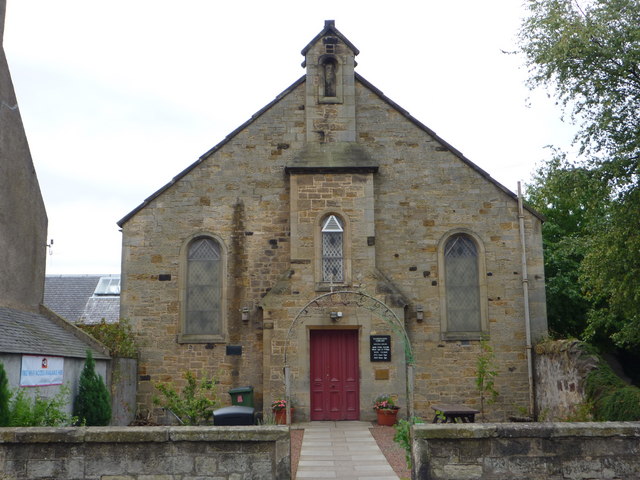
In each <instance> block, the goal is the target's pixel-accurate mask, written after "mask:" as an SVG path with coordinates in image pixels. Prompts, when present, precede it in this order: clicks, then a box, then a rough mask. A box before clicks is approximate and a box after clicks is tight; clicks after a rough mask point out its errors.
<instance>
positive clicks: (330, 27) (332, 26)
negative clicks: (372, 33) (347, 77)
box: [300, 20, 360, 56]
mask: <svg viewBox="0 0 640 480" xmlns="http://www.w3.org/2000/svg"><path fill="white" fill-rule="evenodd" d="M326 35H335V36H336V37H338V38H339V39H340V40H342V41H343V42H344V43H345V44H346V45H347V46H348V47H349V48H350V49H351V51H352V52H353V54H354V55H358V54H359V53H360V50H358V49H357V48H356V46H355V45H354V44H353V43H351V42H350V41H349V40H348V39H347V37H345V36H344V35H343V34H342V33H340V31H339V30H338V29H337V28H336V22H335V20H325V21H324V29H323V30H322V31H321V32H320V33H319V34H318V35H316V36H315V37H313V40H311V41H310V42H309V43H308V44H307V46H306V47H304V48H303V49H302V52H300V53H302V55H305V56H306V55H307V52H308V51H309V50H310V49H311V47H313V45H314V44H315V43H316V42H317V41H318V40H320V39H321V38H322V37H324V36H326Z"/></svg>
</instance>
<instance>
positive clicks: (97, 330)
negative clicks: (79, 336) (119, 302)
mask: <svg viewBox="0 0 640 480" xmlns="http://www.w3.org/2000/svg"><path fill="white" fill-rule="evenodd" d="M78 326H79V327H80V328H81V329H82V330H84V331H85V332H86V333H88V334H89V335H91V336H92V337H93V338H95V339H96V340H98V341H99V342H100V343H102V344H103V345H105V346H106V347H107V348H108V349H109V354H110V355H111V356H112V357H127V358H136V357H137V356H138V347H137V345H136V343H135V340H134V337H133V331H132V329H131V324H130V323H129V322H128V321H127V320H125V319H121V320H120V321H119V322H117V323H107V322H105V321H104V320H102V322H100V323H97V324H92V325H82V324H81V325H78Z"/></svg>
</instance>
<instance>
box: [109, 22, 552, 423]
mask: <svg viewBox="0 0 640 480" xmlns="http://www.w3.org/2000/svg"><path fill="white" fill-rule="evenodd" d="M302 55H303V56H304V63H303V67H304V68H305V74H304V75H303V76H302V77H301V78H300V79H298V80H297V81H295V82H294V83H293V84H292V85H291V86H290V87H288V88H287V89H285V90H284V91H283V92H282V93H281V94H280V95H278V96H277V98H276V99H275V100H274V101H273V102H271V103H270V104H268V105H266V106H265V107H264V108H262V109H261V110H259V111H258V112H257V113H256V114H255V115H253V117H252V118H251V119H250V120H249V121H247V122H246V123H244V124H243V125H241V126H240V127H238V128H237V129H236V130H235V131H233V132H232V133H231V134H229V135H228V136H227V137H226V138H225V139H224V140H223V141H222V142H221V143H219V144H218V145H216V146H215V147H213V148H212V149H211V150H209V151H208V152H206V153H205V154H204V155H202V156H201V157H200V158H199V159H198V160H197V161H196V162H195V163H194V164H192V165H191V166H189V167H188V168H187V169H185V170H184V171H182V172H180V173H178V174H177V176H176V177H175V178H173V180H171V181H170V182H169V183H168V184H167V185H165V186H164V187H162V188H161V189H160V190H158V191H157V192H155V193H153V194H152V195H151V196H150V197H149V198H147V199H146V200H145V201H144V202H143V203H142V204H141V205H140V206H138V207H137V208H135V209H134V210H133V211H132V212H131V213H129V214H128V215H126V216H125V217H124V218H123V219H122V220H120V222H119V225H120V226H121V228H122V233H123V253H122V255H123V258H122V292H121V317H122V318H127V319H129V320H130V321H131V323H132V325H133V326H134V330H135V332H136V333H137V335H138V336H139V339H140V341H141V345H142V351H141V356H140V365H139V393H138V403H139V405H138V406H139V408H140V409H141V410H142V411H145V410H152V409H153V405H152V397H153V395H154V393H155V392H154V386H153V385H154V383H155V382H165V381H173V382H177V383H178V384H179V383H180V382H181V381H182V375H183V374H184V372H185V371H187V370H191V371H193V372H197V373H202V372H207V373H208V374H212V375H215V376H216V378H217V379H219V381H220V382H221V385H222V387H223V392H224V391H225V390H226V389H227V388H232V387H240V386H245V385H251V386H253V387H254V397H255V402H256V407H257V409H258V410H260V409H264V410H265V411H268V410H269V409H270V406H271V402H272V401H273V400H275V399H278V398H282V397H283V396H284V395H285V389H286V383H287V382H288V384H289V388H290V395H291V399H292V402H293V405H294V406H295V415H294V420H295V421H298V420H299V421H304V420H356V419H360V420H371V419H373V418H374V411H373V409H372V406H373V401H374V399H375V397H377V396H378V395H380V394H391V395H394V396H397V400H398V402H399V404H400V405H401V406H402V407H403V410H401V414H402V413H403V412H404V413H406V410H404V408H405V407H404V406H405V405H407V396H408V395H409V398H412V399H413V402H412V405H413V406H414V408H415V410H414V411H415V414H416V415H419V416H422V417H429V418H430V417H431V416H432V415H433V412H432V410H431V408H430V406H431V405H433V404H436V403H449V404H450V403H456V404H466V405H468V406H471V407H474V406H475V407H477V406H478V405H479V402H480V398H479V394H478V391H477V389H476V386H475V385H476V383H475V382H476V377H477V373H476V366H477V361H478V358H479V355H480V354H481V343H480V340H481V338H486V339H487V342H488V344H489V345H490V346H491V347H492V349H493V352H494V354H495V365H496V368H497V372H498V376H497V377H496V390H498V392H499V393H500V395H499V397H498V401H497V402H496V403H495V404H493V405H491V406H490V407H488V411H487V414H488V415H487V418H489V419H494V420H502V419H506V417H507V416H509V415H513V414H516V413H517V412H518V409H519V407H525V408H526V407H527V406H528V405H529V399H530V384H529V380H528V378H529V375H528V362H527V357H528V355H527V338H528V337H530V338H532V339H533V340H535V339H537V338H540V337H541V336H542V335H544V334H545V333H546V311H545V295H544V272H543V259H542V240H541V223H542V219H541V217H540V215H539V214H537V213H536V212H535V211H533V210H531V209H528V208H527V207H526V206H525V207H524V210H523V213H522V215H520V216H519V208H518V206H519V205H518V198H517V196H516V195H515V194H514V193H512V192H511V191H509V190H508V189H506V188H505V187H504V186H502V185H500V184H499V183H498V182H496V181H495V180H493V179H492V178H491V176H489V174H488V173H486V172H485V171H483V170H482V169H480V168H479V167H477V166H476V165H474V164H473V163H472V162H471V161H470V160H468V159H467V158H465V157H464V156H463V155H462V154H461V153H460V152H458V151H457V150H456V149H455V148H454V147H452V146H451V145H449V144H448V143H447V142H445V141H444V140H443V139H441V138H439V137H438V136H437V135H436V134H435V133H434V132H433V131H432V130H430V129H429V128H428V127H426V126H425V125H423V124H422V123H420V121H418V120H417V119H415V118H413V117H412V116H411V115H409V113H407V112H406V111H405V110H404V109H403V108H401V107H400V106H398V105H397V104H396V103H394V102H393V101H392V100H391V99H389V98H387V97H386V96H385V95H383V94H382V92H380V91H379V90H378V89H377V88H376V87H375V86H374V85H373V84H371V83H369V81H367V80H365V79H364V78H363V77H362V76H360V75H359V74H358V73H356V72H355V66H356V61H355V57H356V55H358V49H357V48H356V47H355V46H354V45H353V44H352V43H351V42H350V41H349V40H348V39H347V38H346V37H345V36H344V35H343V34H342V33H341V32H340V31H338V30H337V29H336V27H335V25H334V22H333V21H327V22H326V23H325V26H324V29H323V30H322V31H321V32H320V33H319V34H318V35H317V36H316V37H315V38H313V40H311V42H310V43H309V44H308V45H307V46H306V47H304V49H303V50H302ZM292 61H295V59H292ZM521 233H522V238H521ZM523 245H526V247H525V248H524V250H525V251H524V252H523ZM523 259H524V261H523ZM525 267H526V268H525ZM525 275H526V277H525ZM526 292H528V293H526ZM525 295H526V296H527V298H526V299H525ZM525 300H527V301H525ZM527 318H528V320H529V321H528V322H527V321H526V319H527ZM527 324H530V330H529V331H530V335H528V334H527ZM285 367H286V368H285ZM285 372H286V375H285ZM408 392H409V393H408ZM225 397H226V394H224V396H223V400H228V397H227V398H225Z"/></svg>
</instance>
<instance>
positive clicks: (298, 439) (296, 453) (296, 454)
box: [291, 428, 304, 478]
mask: <svg viewBox="0 0 640 480" xmlns="http://www.w3.org/2000/svg"><path fill="white" fill-rule="evenodd" d="M302 437H304V430H302V429H296V430H294V429H293V428H292V429H291V478H296V473H297V472H298V462H299V461H300V451H301V450H302Z"/></svg>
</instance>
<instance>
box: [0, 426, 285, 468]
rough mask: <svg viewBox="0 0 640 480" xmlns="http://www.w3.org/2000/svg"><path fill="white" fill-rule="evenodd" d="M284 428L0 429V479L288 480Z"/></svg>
mask: <svg viewBox="0 0 640 480" xmlns="http://www.w3.org/2000/svg"><path fill="white" fill-rule="evenodd" d="M290 450H291V442H290V436H289V430H288V428H287V427H284V426H259V427H69V428H0V479H1V480H23V479H24V480H26V479H29V480H35V479H46V480H53V479H55V480H243V479H247V478H260V479H278V480H285V479H286V480H289V479H290V478H291V461H290V458H291V453H290Z"/></svg>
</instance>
